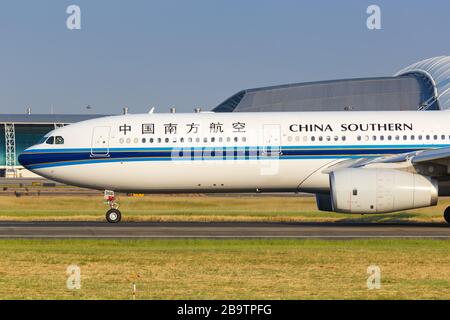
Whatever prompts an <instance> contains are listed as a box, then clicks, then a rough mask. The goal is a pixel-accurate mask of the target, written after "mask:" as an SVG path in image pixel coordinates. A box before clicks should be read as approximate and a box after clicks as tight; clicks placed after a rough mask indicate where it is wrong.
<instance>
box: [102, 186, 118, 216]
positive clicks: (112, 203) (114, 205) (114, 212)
mask: <svg viewBox="0 0 450 320" xmlns="http://www.w3.org/2000/svg"><path fill="white" fill-rule="evenodd" d="M104 198H105V200H106V203H107V204H108V205H109V207H110V208H111V209H109V210H108V211H106V221H108V222H109V223H119V222H120V220H121V219H122V213H120V211H119V203H118V202H117V199H116V197H115V195H114V191H110V190H105V196H104Z"/></svg>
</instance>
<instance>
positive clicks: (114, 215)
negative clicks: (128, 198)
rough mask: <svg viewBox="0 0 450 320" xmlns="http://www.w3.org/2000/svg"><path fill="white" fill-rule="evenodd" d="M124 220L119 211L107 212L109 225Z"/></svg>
mask: <svg viewBox="0 0 450 320" xmlns="http://www.w3.org/2000/svg"><path fill="white" fill-rule="evenodd" d="M121 219H122V214H121V213H120V211H119V210H118V209H109V210H108V211H107V212H106V221H108V222H109V223H118V222H120V220H121Z"/></svg>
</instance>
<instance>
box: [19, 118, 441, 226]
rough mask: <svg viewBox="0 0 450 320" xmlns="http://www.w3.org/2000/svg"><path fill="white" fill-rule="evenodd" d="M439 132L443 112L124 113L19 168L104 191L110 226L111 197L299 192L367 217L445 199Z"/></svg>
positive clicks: (29, 154)
mask: <svg viewBox="0 0 450 320" xmlns="http://www.w3.org/2000/svg"><path fill="white" fill-rule="evenodd" d="M449 123H450V113H449V112H447V111H371V112H367V111H341V112H339V111H338V112H267V113H265V112H261V113H244V112H242V113H240V112H236V113H213V112H200V113H170V114H169V113H168V114H126V115H117V116H109V117H102V118H96V119H92V120H87V121H82V122H78V123H74V124H71V125H68V126H65V127H61V128H57V129H55V130H53V131H51V132H49V133H48V134H46V135H45V136H44V137H43V138H42V140H41V141H39V143H37V144H35V145H33V146H31V147H29V148H28V149H26V150H25V151H24V152H23V153H22V154H20V156H19V162H20V163H21V165H23V166H24V167H25V168H27V169H29V170H31V171H32V172H34V173H36V174H38V175H40V176H43V177H45V178H48V179H51V180H55V181H59V182H62V183H65V184H69V185H75V186H79V187H86V188H92V189H98V190H102V191H104V192H105V199H106V200H107V203H108V205H109V207H110V208H109V210H108V211H107V213H106V220H107V221H108V222H111V223H117V222H119V221H120V220H121V217H122V213H121V211H119V209H118V201H117V197H116V193H117V192H125V193H145V194H151V193H261V192H294V193H297V192H308V193H314V194H315V195H316V201H317V206H318V209H319V210H322V211H335V212H339V213H355V214H378V213H388V212H397V211H402V210H409V209H416V208H422V207H429V206H434V205H436V204H437V202H438V197H439V196H448V195H450V183H449V181H450V126H449V125H448V124H449ZM444 218H445V220H446V221H447V222H448V223H450V207H447V208H446V210H445V212H444Z"/></svg>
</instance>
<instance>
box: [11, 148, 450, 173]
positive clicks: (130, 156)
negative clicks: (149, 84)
mask: <svg viewBox="0 0 450 320" xmlns="http://www.w3.org/2000/svg"><path fill="white" fill-rule="evenodd" d="M448 146H450V145H447V144H446V145H443V144H440V145H403V146H402V145H397V146H395V145H372V146H367V145H365V146H361V145H353V146H351V145H350V146H349V145H342V146H284V147H281V152H282V153H281V155H280V156H277V157H275V159H281V160H289V159H330V158H361V157H376V156H382V155H390V154H399V153H407V152H412V151H417V150H421V149H429V148H442V147H448ZM265 149H266V148H265V147H204V148H202V147H186V148H182V147H175V148H111V149H110V150H109V153H108V154H107V155H104V154H103V155H102V154H95V153H96V152H98V153H104V151H105V150H104V149H94V150H91V149H90V148H89V149H87V148H86V149H30V150H26V151H25V152H24V153H22V154H21V155H20V156H19V162H20V163H21V164H22V165H23V166H24V167H26V168H29V169H38V168H47V167H54V166H68V165H77V164H91V163H102V162H129V161H178V160H238V159H239V160H254V159H273V158H274V157H273V156H272V157H267V156H266V155H265V154H264V152H263V151H264V150H265ZM269 150H277V147H269ZM92 151H94V154H92ZM173 155H174V156H173Z"/></svg>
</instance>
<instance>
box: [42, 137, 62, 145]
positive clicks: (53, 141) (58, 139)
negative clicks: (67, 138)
mask: <svg viewBox="0 0 450 320" xmlns="http://www.w3.org/2000/svg"><path fill="white" fill-rule="evenodd" d="M45 139H47V141H45ZM45 139H42V140H43V141H45V143H46V144H64V138H63V137H61V136H56V137H54V136H51V137H48V138H45ZM42 143H43V142H42Z"/></svg>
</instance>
